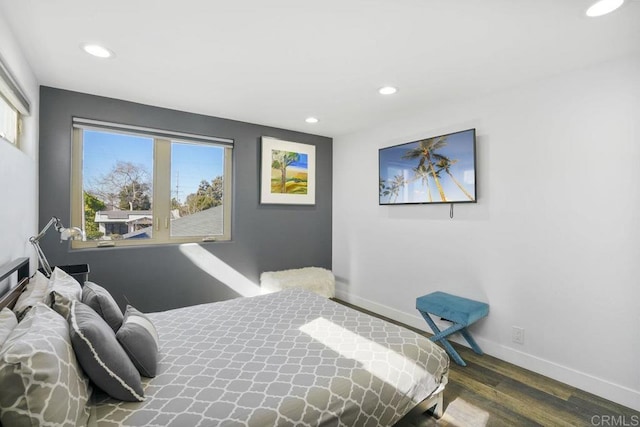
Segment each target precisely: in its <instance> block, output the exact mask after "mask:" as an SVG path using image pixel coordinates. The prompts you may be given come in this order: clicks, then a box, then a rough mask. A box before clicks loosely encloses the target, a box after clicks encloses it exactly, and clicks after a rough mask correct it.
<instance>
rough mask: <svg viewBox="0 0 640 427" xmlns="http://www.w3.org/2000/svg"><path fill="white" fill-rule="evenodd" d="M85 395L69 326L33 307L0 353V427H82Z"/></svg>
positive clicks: (44, 309)
mask: <svg viewBox="0 0 640 427" xmlns="http://www.w3.org/2000/svg"><path fill="white" fill-rule="evenodd" d="M90 395H91V391H90V388H89V380H88V379H87V378H86V377H85V376H84V373H83V372H82V369H80V366H78V362H77V360H76V357H75V355H74V353H73V349H72V347H71V341H70V339H69V325H68V324H67V322H66V321H65V320H64V319H63V318H62V317H60V316H59V315H57V314H56V313H54V312H53V310H51V309H50V308H49V307H47V306H45V305H44V304H42V303H38V304H36V305H34V306H33V308H31V310H29V311H28V312H27V314H26V315H25V317H24V319H22V321H21V322H20V323H19V324H18V326H16V327H15V329H14V330H13V331H12V332H11V334H10V335H9V338H7V341H6V342H5V343H4V345H3V346H2V349H0V423H1V424H2V425H4V426H31V425H43V424H45V423H46V424H47V425H60V426H62V425H65V426H79V425H87V421H88V419H89V409H88V408H87V402H88V400H89V396H90Z"/></svg>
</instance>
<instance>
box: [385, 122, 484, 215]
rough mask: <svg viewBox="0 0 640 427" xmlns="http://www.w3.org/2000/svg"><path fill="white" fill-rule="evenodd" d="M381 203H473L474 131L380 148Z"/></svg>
mask: <svg viewBox="0 0 640 427" xmlns="http://www.w3.org/2000/svg"><path fill="white" fill-rule="evenodd" d="M378 156H379V157H378V158H379V180H380V182H379V195H380V199H379V200H380V204H381V205H400V204H421V203H475V202H476V130H475V129H468V130H463V131H460V132H455V133H450V134H447V135H440V136H435V137H432V138H426V139H421V140H419V141H414V142H407V143H405V144H400V145H394V146H393V147H386V148H381V149H380V151H379V154H378Z"/></svg>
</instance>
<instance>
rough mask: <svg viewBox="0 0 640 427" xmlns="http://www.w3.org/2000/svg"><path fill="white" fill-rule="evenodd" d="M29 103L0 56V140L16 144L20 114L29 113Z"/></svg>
mask: <svg viewBox="0 0 640 427" xmlns="http://www.w3.org/2000/svg"><path fill="white" fill-rule="evenodd" d="M30 108H31V105H30V104H29V101H28V100H27V97H26V96H25V95H24V92H23V91H22V90H21V89H20V87H19V86H18V84H17V83H16V81H15V79H14V78H13V76H12V75H11V73H10V72H9V69H8V68H7V67H6V66H5V63H4V61H3V60H2V58H0V140H4V141H8V142H10V143H11V144H16V145H17V144H18V136H19V135H20V123H21V122H20V116H21V115H24V116H26V115H29V110H30Z"/></svg>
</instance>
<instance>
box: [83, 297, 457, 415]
mask: <svg viewBox="0 0 640 427" xmlns="http://www.w3.org/2000/svg"><path fill="white" fill-rule="evenodd" d="M149 317H151V319H152V320H153V321H154V324H155V325H156V328H157V329H158V333H159V336H160V347H161V348H160V367H159V374H158V376H157V377H155V378H152V379H143V385H144V387H145V394H146V401H144V402H141V403H130V402H119V401H115V400H111V399H109V398H107V397H104V395H95V396H94V402H95V403H94V406H93V408H92V412H93V413H92V420H91V424H93V423H95V424H97V425H98V426H116V425H117V426H121V425H124V426H163V427H164V426H180V427H182V426H291V425H295V426H325V425H327V426H329V425H330V426H384V425H392V424H393V423H395V422H396V421H397V420H399V419H400V418H401V417H402V416H404V415H405V414H406V413H407V412H408V411H410V410H411V409H412V408H413V407H414V406H415V405H416V404H417V403H419V402H420V401H422V400H424V399H425V398H427V397H429V396H430V395H431V394H432V393H433V392H434V391H435V390H436V388H437V387H438V386H439V385H440V384H441V383H442V382H446V376H447V371H448V364H449V359H448V357H447V355H446V353H445V352H444V351H443V350H442V349H440V348H439V347H437V346H436V345H434V344H433V343H432V342H431V341H429V340H428V339H426V338H424V337H422V336H420V335H417V334H415V333H413V332H411V331H409V330H406V329H404V328H401V327H398V326H396V325H393V324H391V323H388V322H385V321H383V320H380V319H377V318H374V317H371V316H369V315H367V314H364V313H360V312H357V311H355V310H352V309H350V308H347V307H344V306H342V305H340V304H337V303H335V302H333V301H330V300H327V299H325V298H322V297H320V296H318V295H316V294H313V293H310V292H307V291H303V290H299V289H290V290H285V291H282V292H278V293H275V294H269V295H262V296H257V297H252V298H239V299H234V300H230V301H224V302H218V303H212V304H203V305H197V306H193V307H186V308H180V309H176V310H169V311H166V312H161V313H152V314H149Z"/></svg>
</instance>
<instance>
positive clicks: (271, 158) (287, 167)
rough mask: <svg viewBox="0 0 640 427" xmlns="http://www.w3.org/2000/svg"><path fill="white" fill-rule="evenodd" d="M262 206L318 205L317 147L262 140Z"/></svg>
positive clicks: (264, 137) (268, 138)
mask: <svg viewBox="0 0 640 427" xmlns="http://www.w3.org/2000/svg"><path fill="white" fill-rule="evenodd" d="M260 203H262V204H287V205H314V204H315V203H316V147H315V145H308V144H300V143H298V142H289V141H283V140H280V139H276V138H271V137H267V136H263V137H262V159H261V180H260Z"/></svg>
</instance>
